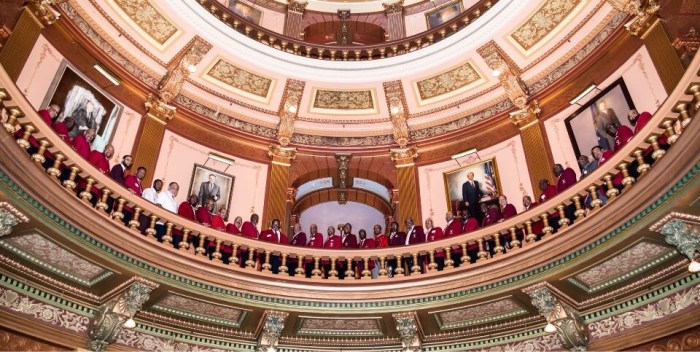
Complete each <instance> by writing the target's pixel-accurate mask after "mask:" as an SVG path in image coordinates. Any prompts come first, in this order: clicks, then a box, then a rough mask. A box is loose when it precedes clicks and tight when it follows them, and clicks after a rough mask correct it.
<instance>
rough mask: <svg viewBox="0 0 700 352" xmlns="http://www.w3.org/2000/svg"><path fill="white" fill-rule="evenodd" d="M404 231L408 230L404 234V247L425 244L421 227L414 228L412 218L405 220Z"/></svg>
mask: <svg viewBox="0 0 700 352" xmlns="http://www.w3.org/2000/svg"><path fill="white" fill-rule="evenodd" d="M406 229H408V231H407V232H406V239H405V240H404V244H405V245H406V246H408V245H411V244H417V243H423V242H425V232H423V226H415V225H414V223H413V219H412V218H408V219H406Z"/></svg>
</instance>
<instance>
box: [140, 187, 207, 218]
mask: <svg viewBox="0 0 700 352" xmlns="http://www.w3.org/2000/svg"><path fill="white" fill-rule="evenodd" d="M127 180H128V178H127ZM212 215H213V214H212V213H210V212H209V210H207V208H206V207H199V208H197V222H198V223H200V224H202V225H205V226H211V223H212Z"/></svg>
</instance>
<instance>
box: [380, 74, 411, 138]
mask: <svg viewBox="0 0 700 352" xmlns="http://www.w3.org/2000/svg"><path fill="white" fill-rule="evenodd" d="M383 85H384V95H385V96H386V103H387V106H388V108H389V120H390V121H391V125H392V132H393V135H394V142H396V144H398V145H399V147H400V148H405V147H406V145H407V144H408V142H409V141H410V139H411V136H410V132H409V129H408V123H407V122H406V118H407V116H408V106H407V104H406V96H405V95H404V92H403V85H401V81H391V82H384V84H383Z"/></svg>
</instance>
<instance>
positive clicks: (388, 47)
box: [198, 0, 498, 61]
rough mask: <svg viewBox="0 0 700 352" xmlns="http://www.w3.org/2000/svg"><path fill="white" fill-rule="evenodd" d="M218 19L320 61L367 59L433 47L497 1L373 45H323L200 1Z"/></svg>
mask: <svg viewBox="0 0 700 352" xmlns="http://www.w3.org/2000/svg"><path fill="white" fill-rule="evenodd" d="M198 2H199V3H200V5H202V7H204V8H205V9H206V10H207V11H209V12H210V13H211V14H212V15H213V16H214V17H215V18H217V19H218V20H220V21H222V22H223V23H224V24H226V25H227V26H229V27H231V28H233V30H235V31H237V32H239V33H241V34H243V35H245V36H246V37H248V38H251V39H253V40H255V41H258V42H260V43H263V44H265V45H268V46H270V47H271V48H275V49H278V50H281V51H284V52H286V53H290V54H294V55H299V56H305V57H308V58H314V59H320V60H331V61H334V60H342V61H366V60H378V59H384V58H387V57H393V56H398V55H403V54H407V53H410V52H413V51H416V50H418V49H421V48H424V47H427V46H430V45H432V44H434V43H436V42H439V41H441V40H443V39H445V38H447V37H449V36H450V35H452V34H454V33H456V32H458V31H460V30H461V29H463V28H465V27H466V26H468V25H469V24H470V23H471V22H473V21H474V20H476V19H477V18H479V17H480V16H481V15H483V14H484V13H485V12H486V11H488V10H490V9H491V8H492V7H493V5H495V4H496V3H497V2H498V0H481V1H479V2H477V3H476V4H475V5H473V6H472V7H470V8H469V9H466V10H464V11H462V12H461V13H460V14H459V15H458V16H457V17H455V18H453V19H451V20H449V21H447V22H445V23H443V24H441V25H440V26H437V27H435V28H431V29H429V30H427V31H425V32H422V33H419V34H416V35H412V36H410V37H406V38H402V39H398V40H393V41H388V42H384V43H379V44H371V45H323V44H315V43H309V42H306V41H303V40H299V39H296V38H292V37H288V36H285V35H283V34H281V33H277V32H274V31H271V30H269V29H267V28H263V27H261V26H258V25H255V24H252V23H250V22H249V21H247V20H246V19H244V18H243V17H241V16H239V15H237V14H236V13H234V12H232V11H231V10H229V9H228V8H227V7H226V6H224V5H223V4H221V3H220V2H219V1H217V0H198Z"/></svg>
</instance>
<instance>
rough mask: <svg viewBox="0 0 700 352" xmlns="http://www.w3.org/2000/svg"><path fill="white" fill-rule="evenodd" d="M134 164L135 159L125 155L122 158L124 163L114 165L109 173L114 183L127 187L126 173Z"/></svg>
mask: <svg viewBox="0 0 700 352" xmlns="http://www.w3.org/2000/svg"><path fill="white" fill-rule="evenodd" d="M133 162H134V159H133V158H132V157H131V155H124V157H123V158H122V162H121V163H119V164H117V165H114V166H113V167H112V170H110V171H109V175H110V176H111V177H112V179H113V180H114V181H117V183H119V184H120V185H122V186H124V185H125V182H124V181H125V179H126V177H125V174H126V171H127V170H129V168H131V164H132V163H133Z"/></svg>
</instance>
